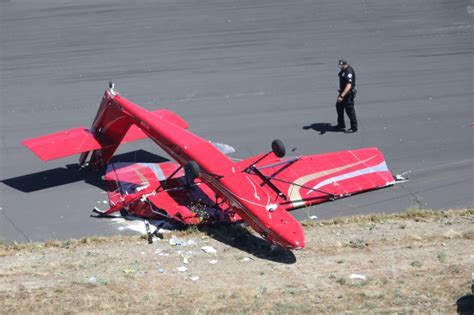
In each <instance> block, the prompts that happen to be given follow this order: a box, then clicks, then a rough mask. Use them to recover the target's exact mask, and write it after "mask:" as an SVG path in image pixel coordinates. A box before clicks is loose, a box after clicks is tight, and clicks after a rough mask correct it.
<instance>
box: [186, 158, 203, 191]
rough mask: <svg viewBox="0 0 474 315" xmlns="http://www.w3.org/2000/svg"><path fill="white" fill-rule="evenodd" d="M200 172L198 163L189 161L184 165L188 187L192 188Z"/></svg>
mask: <svg viewBox="0 0 474 315" xmlns="http://www.w3.org/2000/svg"><path fill="white" fill-rule="evenodd" d="M199 172H200V169H199V164H197V162H196V161H189V162H188V163H186V164H185V165H184V174H185V175H186V181H187V182H188V185H190V186H191V185H192V184H193V183H194V180H195V179H196V178H197V177H198V176H199Z"/></svg>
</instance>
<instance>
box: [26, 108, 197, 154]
mask: <svg viewBox="0 0 474 315" xmlns="http://www.w3.org/2000/svg"><path fill="white" fill-rule="evenodd" d="M152 113H153V115H157V116H159V117H161V118H162V119H165V120H167V121H169V122H172V123H174V124H175V125H177V126H179V127H181V128H184V129H186V128H188V123H187V122H186V121H185V120H183V119H182V118H181V117H179V116H178V115H177V114H175V113H173V112H171V111H169V110H166V109H159V110H157V111H154V112H152ZM146 137H147V135H146V134H145V133H144V132H143V131H142V130H141V129H140V128H139V127H137V126H136V125H131V126H130V128H129V129H128V131H127V133H126V134H125V136H124V137H123V139H122V141H120V143H126V142H131V141H136V140H141V139H144V138H146ZM21 143H22V144H23V145H24V146H25V147H27V148H28V149H30V150H31V151H32V152H33V153H34V154H36V155H37V156H38V157H39V158H40V159H41V160H43V161H50V160H54V159H59V158H63V157H66V156H70V155H75V154H79V153H83V152H88V151H94V150H99V149H103V148H104V147H107V146H110V145H114V143H107V144H106V145H101V144H100V143H99V141H97V139H96V137H95V136H94V134H93V133H92V132H91V131H90V130H89V129H87V128H85V127H79V128H73V129H69V130H64V131H60V132H56V133H52V134H49V135H45V136H40V137H37V138H30V139H26V140H23V141H22V142H21Z"/></svg>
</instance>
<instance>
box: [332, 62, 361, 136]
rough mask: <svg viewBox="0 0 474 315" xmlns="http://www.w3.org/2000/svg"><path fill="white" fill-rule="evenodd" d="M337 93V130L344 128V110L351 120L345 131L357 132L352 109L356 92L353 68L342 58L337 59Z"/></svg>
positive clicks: (354, 114) (355, 119)
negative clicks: (349, 127) (349, 126)
mask: <svg viewBox="0 0 474 315" xmlns="http://www.w3.org/2000/svg"><path fill="white" fill-rule="evenodd" d="M339 68H340V69H341V71H339V74H338V76H339V95H338V96H337V103H336V110H337V128H338V129H339V130H345V129H346V123H345V121H344V110H345V111H346V113H347V116H349V120H350V121H351V129H349V130H348V131H347V132H357V118H356V113H355V109H354V98H355V96H356V94H357V90H356V88H355V86H356V75H355V72H354V69H352V67H351V66H350V65H349V64H347V61H345V60H344V59H341V60H339Z"/></svg>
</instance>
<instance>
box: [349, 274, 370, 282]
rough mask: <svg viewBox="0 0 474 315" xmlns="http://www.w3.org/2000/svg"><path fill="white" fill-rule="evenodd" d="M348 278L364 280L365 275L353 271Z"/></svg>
mask: <svg viewBox="0 0 474 315" xmlns="http://www.w3.org/2000/svg"><path fill="white" fill-rule="evenodd" d="M349 278H350V279H359V280H365V279H366V278H367V277H366V276H364V275H358V274H356V273H353V274H351V275H350V276H349Z"/></svg>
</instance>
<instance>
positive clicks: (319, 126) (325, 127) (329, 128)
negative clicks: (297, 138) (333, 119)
mask: <svg viewBox="0 0 474 315" xmlns="http://www.w3.org/2000/svg"><path fill="white" fill-rule="evenodd" d="M310 129H312V130H314V131H317V132H319V134H320V135H323V134H325V133H326V132H344V130H343V129H339V128H338V127H337V126H333V125H331V124H330V123H314V124H311V125H309V126H304V127H303V130H310Z"/></svg>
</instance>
